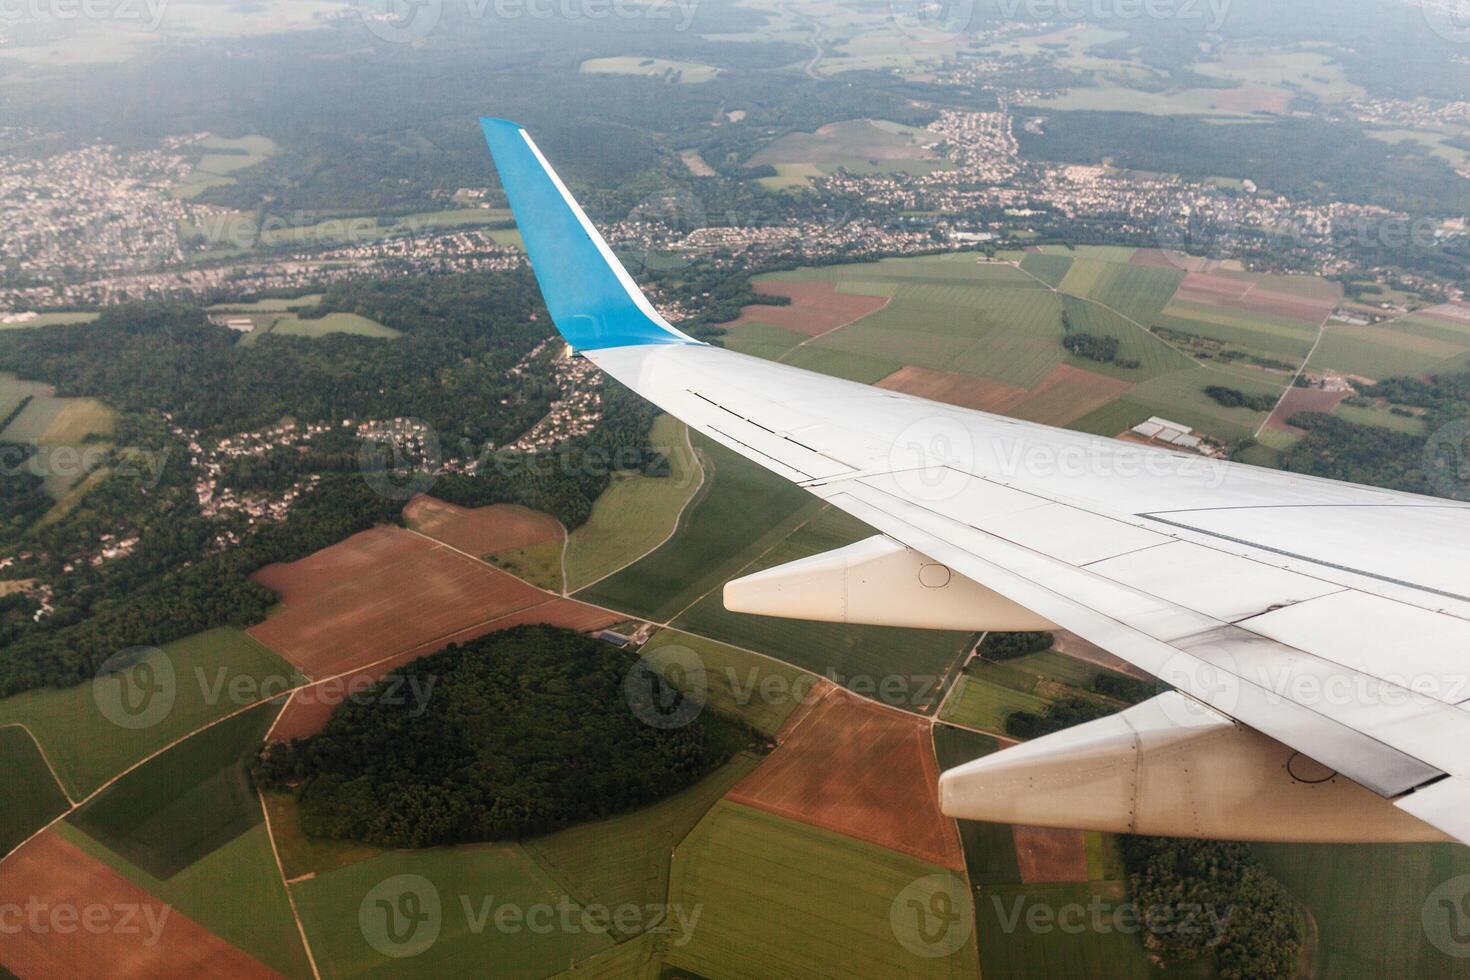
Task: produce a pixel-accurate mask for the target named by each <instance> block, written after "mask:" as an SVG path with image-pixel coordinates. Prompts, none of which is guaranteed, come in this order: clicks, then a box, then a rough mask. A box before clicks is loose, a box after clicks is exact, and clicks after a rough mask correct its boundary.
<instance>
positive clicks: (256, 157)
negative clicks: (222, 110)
mask: <svg viewBox="0 0 1470 980" xmlns="http://www.w3.org/2000/svg"><path fill="white" fill-rule="evenodd" d="M195 145H196V146H198V147H200V148H201V149H203V150H205V151H206V152H205V153H204V154H203V155H202V156H201V157H200V158H199V162H198V163H197V164H196V165H195V166H194V169H193V170H192V171H190V172H189V176H188V177H186V178H185V179H184V181H183V182H182V183H181V184H179V185H178V186H177V187H175V188H174V190H173V194H174V196H175V197H179V198H185V199H187V198H191V197H197V196H199V195H200V194H202V193H203V192H204V191H206V190H208V189H209V188H211V187H220V186H223V185H225V184H233V183H234V182H235V178H234V177H232V176H230V175H231V174H234V173H237V172H239V171H241V170H244V169H245V168H246V167H253V166H255V165H256V164H258V163H263V162H265V161H266V160H267V159H269V158H270V157H271V156H274V155H275V153H276V152H277V150H278V149H279V147H277V146H276V144H275V143H274V142H272V141H271V140H269V139H267V138H266V137H264V136H259V135H251V136H242V137H240V138H239V139H226V138H225V137H222V136H207V137H205V138H204V139H202V140H199V141H198V143H196V144H195Z"/></svg>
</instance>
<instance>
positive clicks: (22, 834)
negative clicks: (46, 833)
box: [0, 725, 69, 857]
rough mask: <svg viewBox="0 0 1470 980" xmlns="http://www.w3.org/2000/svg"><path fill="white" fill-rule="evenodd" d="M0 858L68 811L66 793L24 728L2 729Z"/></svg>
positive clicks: (0, 746) (0, 753)
mask: <svg viewBox="0 0 1470 980" xmlns="http://www.w3.org/2000/svg"><path fill="white" fill-rule="evenodd" d="M0 773H4V776H3V777H0V857H4V856H5V855H6V854H8V853H10V851H11V850H12V849H13V848H14V847H15V846H16V845H18V844H20V843H21V842H22V841H24V840H25V839H26V838H27V837H30V836H31V835H32V834H34V833H35V832H36V831H38V830H40V829H41V828H42V827H44V826H46V824H48V823H50V822H51V821H52V820H54V819H55V818H56V817H57V816H59V815H61V814H62V813H65V812H66V809H67V806H68V805H69V804H68V803H67V799H66V795H65V794H64V793H62V791H61V787H60V786H58V785H56V779H55V778H54V777H53V776H52V775H51V770H50V768H48V767H47V765H46V760H45V758H44V757H42V755H41V750H40V749H39V748H37V746H36V743H35V741H34V740H33V739H32V738H31V736H30V735H29V734H28V733H27V732H26V730H25V729H24V728H20V727H17V726H14V725H12V726H9V727H6V728H0Z"/></svg>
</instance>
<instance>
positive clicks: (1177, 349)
mask: <svg viewBox="0 0 1470 980" xmlns="http://www.w3.org/2000/svg"><path fill="white" fill-rule="evenodd" d="M1009 264H1010V265H1013V266H1015V268H1016V271H1018V272H1022V273H1025V274H1026V275H1028V276H1031V278H1032V279H1035V280H1036V281H1037V282H1039V283H1041V284H1042V285H1043V286H1045V287H1046V288H1047V289H1050V290H1051V291H1052V292H1054V293H1056V294H1057V295H1058V296H1070V297H1072V298H1073V299H1078V300H1081V301H1082V302H1084V303H1091V304H1092V305H1093V306H1098V307H1101V308H1102V309H1104V310H1107V311H1108V312H1109V313H1111V314H1113V315H1114V316H1116V317H1120V318H1122V319H1124V320H1127V321H1128V322H1129V323H1131V324H1133V325H1134V326H1135V327H1137V328H1138V329H1139V330H1142V331H1143V332H1144V333H1145V334H1147V335H1148V336H1150V337H1152V338H1153V339H1154V340H1157V341H1158V342H1159V343H1161V344H1163V345H1164V346H1165V347H1167V348H1169V349H1170V350H1171V351H1173V352H1174V353H1176V354H1178V355H1180V356H1181V357H1185V358H1188V360H1189V363H1190V364H1192V365H1194V366H1195V367H1197V368H1199V369H1201V370H1203V371H1214V372H1215V373H1216V374H1219V375H1222V376H1224V377H1227V378H1235V379H1236V380H1239V378H1238V377H1237V376H1236V375H1233V374H1231V373H1230V372H1229V371H1224V370H1222V369H1220V368H1217V367H1215V366H1214V365H1212V364H1204V363H1201V361H1200V360H1199V358H1197V357H1195V356H1194V355H1193V354H1191V353H1189V351H1187V350H1185V349H1184V348H1182V347H1176V346H1174V344H1172V343H1170V342H1169V341H1167V340H1165V339H1164V338H1163V337H1160V336H1159V335H1158V334H1156V333H1154V332H1153V331H1152V330H1150V329H1149V328H1148V327H1145V326H1144V325H1143V324H1142V323H1140V322H1138V321H1137V320H1135V319H1133V317H1131V316H1129V315H1128V314H1127V313H1124V312H1123V311H1122V310H1115V309H1113V308H1112V307H1111V306H1109V305H1108V304H1106V303H1104V302H1103V301H1102V300H1100V299H1093V298H1092V297H1091V296H1079V295H1078V294H1077V293H1069V292H1067V291H1066V290H1065V289H1062V288H1061V287H1060V286H1053V285H1052V284H1051V283H1049V282H1047V281H1046V280H1045V279H1041V278H1038V277H1037V276H1034V275H1032V274H1031V273H1029V272H1026V270H1025V269H1022V268H1021V263H1019V262H1010V263H1009ZM1176 292H1177V290H1176ZM1173 299H1174V297H1173V295H1172V294H1171V295H1170V297H1169V300H1170V302H1172V301H1173ZM1164 305H1165V306H1168V305H1169V304H1168V303H1165V304H1164ZM1170 373H1172V372H1169V371H1166V372H1164V374H1170ZM1164 374H1161V375H1159V377H1164ZM1135 383H1137V382H1135ZM1288 387H1290V386H1289V385H1288Z"/></svg>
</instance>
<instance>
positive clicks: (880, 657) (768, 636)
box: [674, 508, 974, 712]
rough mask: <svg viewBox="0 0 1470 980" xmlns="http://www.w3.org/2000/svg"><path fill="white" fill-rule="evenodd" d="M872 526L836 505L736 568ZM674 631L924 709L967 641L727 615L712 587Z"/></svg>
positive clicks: (849, 537)
mask: <svg viewBox="0 0 1470 980" xmlns="http://www.w3.org/2000/svg"><path fill="white" fill-rule="evenodd" d="M871 534H872V529H871V528H868V527H867V526H866V525H864V524H863V523H862V522H860V521H858V520H857V519H855V518H853V517H850V516H848V515H847V514H844V513H843V512H841V511H838V510H834V509H831V508H826V509H823V510H821V511H820V512H818V513H817V514H816V515H814V516H813V518H812V519H811V520H810V521H809V522H808V523H806V524H805V525H803V526H802V527H800V528H798V529H797V530H796V531H795V532H794V533H792V534H791V535H789V536H788V537H786V538H785V539H784V540H781V541H779V542H777V543H775V544H774V545H773V546H772V547H770V548H769V549H768V550H766V551H765V552H764V553H762V554H759V555H756V556H754V557H753V559H752V561H751V562H750V564H748V565H747V566H745V567H743V568H741V569H739V570H738V574H740V575H749V574H752V573H754V572H757V571H760V570H762V569H765V568H770V567H772V566H775V565H780V564H784V563H786V562H790V561H795V560H797V559H799V558H805V557H807V556H808V555H814V554H819V553H821V552H825V551H831V550H833V549H835V548H841V547H843V546H845V545H848V544H852V543H853V542H854V541H858V540H861V539H863V538H866V537H869V536H871ZM674 625H676V626H678V627H679V628H681V629H685V630H688V631H689V632H692V633H698V634H701V635H704V636H709V637H713V638H714V639H717V640H722V641H724V642H726V643H733V644H736V645H738V646H743V647H748V648H750V649H752V650H756V651H758V652H760V653H764V654H768V655H770V656H772V657H775V658H776V659H778V660H782V661H785V662H787V663H790V664H793V665H795V666H797V667H800V668H802V669H804V670H808V671H810V672H812V673H814V674H819V675H821V676H824V677H828V678H829V679H831V680H833V681H834V682H835V683H837V684H840V685H842V686H844V687H849V688H851V689H852V690H854V691H856V692H857V693H859V694H862V695H865V696H867V697H874V698H877V699H878V700H880V701H884V702H885V703H890V704H892V705H893V706H894V707H898V708H904V709H907V710H910V711H919V712H923V711H927V710H929V709H930V708H932V707H933V705H934V703H935V701H936V700H937V698H938V693H939V678H940V677H941V676H943V674H944V673H945V671H946V670H947V669H948V668H949V667H950V665H951V664H953V663H954V662H955V660H956V659H957V658H958V657H959V656H960V655H961V654H962V653H963V652H964V651H965V650H967V649H969V647H970V645H971V644H972V643H973V642H974V636H973V635H972V634H969V633H960V632H949V631H936V630H905V629H896V628H893V627H887V626H848V625H845V624H841V623H813V622H806V621H803V620H796V619H778V618H774V617H770V616H752V615H747V614H744V613H732V612H729V611H727V610H726V609H725V606H724V600H723V597H722V595H721V594H720V593H719V592H713V593H711V594H709V595H707V596H705V597H704V598H703V599H701V600H700V601H699V602H698V603H696V604H695V605H694V606H693V607H691V608H690V609H689V610H688V611H687V612H685V613H684V614H683V615H681V616H680V617H679V618H678V619H677V620H676V621H675V624H674Z"/></svg>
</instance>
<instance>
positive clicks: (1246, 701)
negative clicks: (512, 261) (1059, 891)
mask: <svg viewBox="0 0 1470 980" xmlns="http://www.w3.org/2000/svg"><path fill="white" fill-rule="evenodd" d="M482 124H483V126H484V130H485V136H486V140H487V142H488V143H489V146H490V151H491V154H492V156H493V157H494V159H495V164H496V166H497V168H498V169H499V171H500V174H501V179H502V183H503V184H504V186H505V189H506V193H507V196H508V197H509V199H510V203H511V207H512V210H513V211H514V213H515V216H516V221H517V224H518V225H519V227H520V230H521V235H522V237H523V239H524V241H525V244H526V251H527V254H528V256H529V258H530V262H531V265H532V268H533V269H534V270H535V274H536V277H537V280H538V282H539V283H540V285H541V288H542V291H543V293H544V295H545V298H546V303H547V307H548V309H549V310H550V312H551V315H552V318H553V320H554V321H555V323H556V326H557V328H558V329H559V330H560V331H561V333H562V334H563V336H564V337H566V339H567V341H568V342H569V343H570V344H572V346H573V347H575V348H577V349H579V350H581V351H583V352H584V353H585V354H586V356H587V357H588V358H589V359H590V360H592V361H593V362H594V363H595V364H597V365H598V366H599V367H600V368H602V369H603V370H605V371H607V372H608V373H609V374H611V375H613V376H614V377H615V378H617V379H618V380H619V381H621V382H623V383H624V384H626V385H628V386H629V387H630V388H632V389H633V390H634V391H637V392H638V393H639V394H640V395H642V396H644V397H645V398H647V399H649V400H650V401H652V402H654V403H655V404H657V405H658V406H659V407H660V408H662V409H663V410H665V411H667V412H669V413H670V414H673V415H675V416H677V417H678V418H680V419H682V420H683V421H685V422H686V423H688V424H689V425H690V426H692V427H693V428H695V429H697V430H698V431H700V432H702V433H704V434H705V435H706V436H708V437H710V438H711V439H713V440H715V441H717V442H720V443H721V444H723V445H725V446H727V447H728V448H730V449H732V450H734V451H735V452H737V453H739V454H741V455H743V456H745V457H747V458H748V459H751V460H753V461H755V462H757V463H760V464H761V465H763V466H765V467H766V468H768V469H771V470H772V471H774V472H776V473H778V474H780V475H782V476H785V477H786V478H787V479H789V480H792V481H793V482H796V483H798V484H800V485H802V486H803V487H805V488H806V489H808V490H809V491H811V492H812V493H814V494H816V495H817V496H820V497H822V498H824V499H826V500H827V501H828V502H829V503H831V504H832V505H834V506H836V507H838V508H839V509H842V510H845V511H847V512H849V513H851V514H853V515H854V516H857V517H859V518H860V519H862V520H864V521H866V522H867V523H868V524H870V525H872V526H873V527H874V528H876V529H878V530H879V531H881V532H883V533H884V534H885V535H887V536H888V537H889V538H891V539H893V540H894V541H896V542H899V543H900V544H902V545H905V546H907V547H908V548H910V549H913V551H914V552H916V553H919V554H920V555H921V556H927V559H928V560H932V561H933V562H942V563H943V565H944V566H947V567H948V568H950V569H953V570H954V571H957V572H959V573H960V574H961V575H962V576H964V577H965V578H968V579H970V580H972V581H973V582H975V583H978V584H979V585H980V586H983V587H984V588H985V589H987V590H991V591H993V592H994V593H995V594H997V595H998V596H1000V597H1003V599H1005V600H1009V601H1010V602H1012V603H1014V604H1016V605H1018V606H1022V607H1025V608H1027V609H1031V610H1033V611H1034V612H1035V613H1037V614H1038V615H1039V616H1042V617H1045V618H1046V619H1048V620H1050V621H1052V622H1055V623H1057V624H1058V625H1060V626H1062V627H1064V628H1066V629H1069V630H1072V631H1073V632H1076V633H1078V634H1079V635H1081V636H1083V637H1084V638H1086V639H1089V640H1091V641H1093V642H1095V643H1097V644H1099V645H1100V646H1103V647H1104V648H1106V649H1108V650H1109V651H1110V652H1112V653H1114V654H1116V655H1118V656H1120V657H1122V658H1124V659H1125V660H1128V661H1129V662H1131V663H1133V664H1135V665H1137V666H1139V667H1141V668H1143V669H1144V670H1146V671H1148V672H1149V673H1151V674H1153V675H1154V676H1157V677H1161V678H1162V679H1163V680H1165V681H1166V682H1167V683H1168V684H1169V685H1171V686H1172V687H1174V688H1175V689H1176V690H1178V691H1180V692H1183V693H1184V694H1186V695H1188V696H1189V698H1191V699H1193V701H1194V702H1196V703H1198V704H1201V705H1208V706H1209V708H1208V709H1202V710H1208V711H1211V712H1214V713H1215V714H1216V715H1218V716H1224V717H1226V718H1234V719H1237V720H1239V721H1241V722H1244V723H1245V724H1246V725H1249V726H1250V727H1251V728H1253V729H1256V730H1257V731H1259V732H1261V733H1263V734H1264V735H1265V736H1268V737H1269V739H1272V740H1275V741H1276V742H1278V743H1280V744H1281V745H1282V746H1285V747H1287V748H1286V751H1287V753H1288V755H1289V754H1290V751H1291V750H1297V751H1298V752H1299V753H1301V754H1302V755H1304V756H1307V757H1309V758H1310V759H1313V760H1316V761H1317V762H1319V763H1321V764H1322V765H1324V766H1326V767H1327V770H1328V771H1329V772H1332V773H1334V775H1333V776H1332V777H1331V778H1334V779H1339V780H1340V777H1339V776H1337V775H1336V774H1341V776H1346V777H1347V778H1348V779H1350V780H1352V781H1353V782H1355V783H1357V784H1359V786H1361V787H1366V788H1367V789H1368V790H1370V791H1371V793H1372V795H1373V797H1374V798H1375V799H1379V800H1393V801H1394V802H1396V803H1397V804H1399V809H1400V810H1401V811H1402V812H1404V813H1411V814H1413V815H1414V816H1415V817H1416V818H1417V819H1419V820H1422V821H1424V822H1425V823H1427V824H1430V825H1432V826H1433V827H1435V828H1437V829H1438V830H1439V831H1440V832H1442V833H1445V834H1448V835H1449V836H1451V837H1455V838H1459V839H1462V840H1464V839H1466V838H1467V837H1470V826H1467V825H1466V824H1465V823H1464V822H1463V820H1461V819H1459V818H1458V817H1457V816H1454V814H1455V813H1457V812H1465V811H1466V810H1470V762H1467V761H1465V759H1464V757H1463V752H1461V751H1460V750H1459V748H1458V747H1459V746H1463V745H1464V744H1466V742H1467V740H1470V710H1467V709H1470V666H1467V664H1470V655H1467V654H1466V650H1467V647H1470V598H1467V597H1465V596H1463V595H1461V594H1460V593H1459V592H1456V591H1454V589H1453V588H1446V587H1444V586H1445V585H1446V584H1447V583H1450V584H1453V583H1454V582H1456V581H1457V580H1458V579H1460V578H1462V577H1463V575H1462V568H1463V556H1464V555H1465V554H1467V553H1470V508H1467V507H1465V506H1463V505H1459V504H1454V503H1452V502H1448V501H1442V500H1436V499H1432V498H1422V497H1415V496H1413V495H1408V494H1399V493H1393V492H1390V491H1383V490H1376V489H1372V488H1366V487H1356V486H1352V485H1349V484H1341V483H1336V482H1333V481H1325V480H1317V479H1314V478H1307V477H1299V476H1293V475H1290V474H1282V473H1276V472H1272V471H1265V470H1259V469H1256V468H1254V467H1244V466H1239V465H1236V464H1225V463H1219V462H1214V461H1206V460H1204V459H1203V458H1201V457H1189V456H1187V455H1182V454H1175V453H1166V452H1161V451H1158V450H1153V449H1148V448H1145V447H1139V446H1132V445H1127V444H1123V443H1119V442H1117V441H1115V440H1106V439H1098V438H1095V437H1090V436H1085V435H1081V434H1078V433H1073V432H1068V431H1065V430H1060V429H1053V428H1050V427H1046V426H1039V425H1034V424H1031V423H1024V422H1018V421H1016V420H1012V419H1006V418H1002V417H999V416H993V415H988V414H985V413H981V412H974V411H969V410H965V409H958V408H953V407H951V406H947V405H940V404H936V403H933V402H928V401H926V400H924V399H921V398H916V397H913V396H908V395H902V394H898V393H894V392H889V391H884V390H880V389H875V388H871V387H869V386H866V385H861V384H856V383H853V382H848V381H844V380H841V379H837V378H831V377H828V376H825V375H819V374H814V373H812V372H807V371H803V370H799V369H796V368H792V367H790V366H787V365H782V364H777V363H774V362H770V361H765V360H761V359H758V358H752V357H747V356H745V355H741V354H737V353H735V352H732V351H728V350H724V349H722V348H716V347H711V346H709V345H707V344H702V343H700V342H698V341H696V340H694V339H693V338H690V337H688V336H687V335H685V334H683V333H681V332H680V331H678V330H676V329H675V328H674V327H672V326H670V325H669V324H668V323H667V321H665V320H664V319H663V318H662V317H660V316H659V315H658V313H657V312H656V311H655V310H654V309H653V307H652V305H651V304H650V303H649V302H648V301H647V299H646V298H645V297H644V296H643V294H642V293H641V291H640V290H639V289H638V287H637V286H636V284H635V283H634V282H633V280H632V278H631V276H629V275H628V273H627V271H626V270H625V269H624V268H623V267H622V265H621V264H620V263H619V262H618V260H617V258H616V257H615V256H614V255H613V254H612V252H611V250H610V249H609V248H608V246H607V244H606V242H604V241H603V239H602V237H601V236H600V235H599V234H598V233H597V231H596V229H595V228H593V226H592V225H591V223H590V221H589V220H588V219H587V217H586V215H585V214H584V213H583V212H582V210H581V208H580V207H578V205H577V204H576V202H575V201H574V200H573V199H572V197H571V195H570V194H569V193H568V191H567V189H566V187H565V185H564V184H562V182H561V181H560V179H559V178H558V177H557V176H556V174H555V173H554V172H553V171H552V169H551V167H550V165H549V164H548V163H547V162H546V160H545V158H544V156H542V154H541V152H540V150H539V149H537V147H536V145H535V144H534V143H533V142H532V141H531V139H530V137H529V136H528V135H527V134H526V133H525V131H524V130H522V129H521V128H520V127H519V126H517V125H516V124H514V123H510V122H506V121H504V120H491V119H487V120H482ZM1079 467H1080V468H1079ZM1288 510H1289V514H1288V513H1287V511H1288ZM1356 515H1363V516H1362V517H1361V519H1360V518H1359V517H1358V516H1356ZM1262 528H1267V529H1269V531H1262V530H1261V529H1262ZM1405 542H1412V543H1413V544H1414V546H1415V547H1416V548H1418V549H1419V551H1418V554H1417V558H1418V560H1417V561H1416V562H1414V563H1413V567H1412V569H1410V571H1411V572H1412V575H1410V574H1408V573H1406V572H1405V570H1404V569H1405V563H1404V561H1403V560H1402V557H1403V556H1402V551H1403V548H1402V545H1403V544H1404V543H1405ZM1385 569H1387V570H1388V572H1390V573H1391V574H1389V573H1385V571H1384V570H1385ZM1460 591H1461V592H1464V591H1470V590H1464V589H1462V590H1460ZM1385 624H1391V625H1392V628H1391V629H1389V628H1387V627H1386V625H1385ZM1426 650H1428V651H1433V652H1431V653H1426ZM1343 691H1347V692H1348V693H1347V694H1346V695H1344V694H1343V693H1342V692H1343ZM1170 703H1173V702H1170ZM1263 751H1264V750H1263ZM1000 755H1003V753H1002V754H1000ZM998 757H999V756H996V757H992V758H998ZM1283 759H1285V757H1284V756H1283ZM1283 764H1284V763H1283ZM1446 776H1449V777H1452V778H1446ZM1304 785H1309V784H1304ZM1431 789H1432V792H1430V790H1431ZM1253 791H1254V792H1262V791H1264V790H1263V788H1262V787H1256V788H1255V789H1254V790H1253ZM1416 791H1417V792H1416ZM963 815H974V814H963ZM1034 816H1035V815H1034V814H1033V818H1034ZM998 819H999V817H998ZM1033 822H1038V821H1035V820H1033ZM1389 822H1392V821H1389ZM1059 825H1066V824H1065V823H1061V824H1059ZM1072 825H1074V826H1075V825H1076V824H1072ZM1297 832H1298V833H1300V828H1297ZM1297 839H1299V838H1297Z"/></svg>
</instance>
